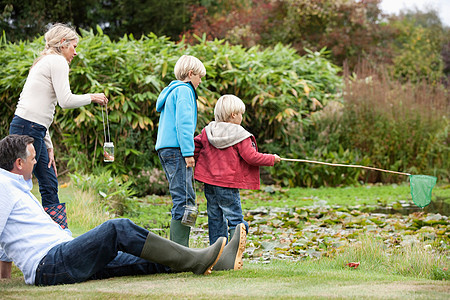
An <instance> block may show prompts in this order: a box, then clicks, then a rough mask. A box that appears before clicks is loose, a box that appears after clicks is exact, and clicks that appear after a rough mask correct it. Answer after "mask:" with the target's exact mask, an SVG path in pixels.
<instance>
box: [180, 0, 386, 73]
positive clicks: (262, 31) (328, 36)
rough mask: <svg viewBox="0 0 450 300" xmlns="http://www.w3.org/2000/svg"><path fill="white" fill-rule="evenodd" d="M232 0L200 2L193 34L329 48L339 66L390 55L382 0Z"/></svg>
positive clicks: (300, 47)
mask: <svg viewBox="0 0 450 300" xmlns="http://www.w3.org/2000/svg"><path fill="white" fill-rule="evenodd" d="M228 2H229V1H213V3H214V4H215V5H218V6H220V7H222V11H220V12H218V11H217V9H215V6H214V4H210V5H205V6H198V7H196V8H195V9H194V13H193V19H192V29H191V30H190V31H189V32H188V37H189V35H190V34H197V35H202V34H203V33H206V35H207V38H208V39H214V38H220V39H226V40H227V41H230V42H232V43H235V44H242V45H244V46H246V47H251V46H254V45H255V44H261V45H265V46H268V45H274V44H276V43H283V44H291V45H292V46H293V48H295V49H296V50H297V51H298V52H299V53H300V54H304V53H305V50H304V49H305V48H307V49H311V50H313V51H315V50H319V49H322V48H324V47H326V48H328V49H330V50H331V54H332V55H331V57H332V60H333V62H334V63H336V64H338V65H342V64H343V62H344V61H347V62H348V63H349V64H350V65H351V66H353V65H355V64H356V62H357V61H358V60H359V59H361V58H367V57H371V58H376V59H378V60H386V59H387V60H389V59H390V50H389V48H390V46H389V44H388V43H386V41H390V40H391V34H392V32H391V30H390V28H389V27H386V26H384V24H382V23H380V20H381V19H382V17H383V15H382V13H381V10H380V8H379V7H378V5H379V3H380V1H379V0H371V1H353V0H343V1H333V0H315V1H309V0H301V1H298V0H283V1H267V0H253V1H250V0H247V1H245V0H244V1H239V0H235V1H232V4H233V5H229V6H225V7H224V5H223V3H228ZM210 8H212V9H211V10H210ZM223 11H225V13H224V12H223ZM190 41H191V42H195V39H193V38H190Z"/></svg>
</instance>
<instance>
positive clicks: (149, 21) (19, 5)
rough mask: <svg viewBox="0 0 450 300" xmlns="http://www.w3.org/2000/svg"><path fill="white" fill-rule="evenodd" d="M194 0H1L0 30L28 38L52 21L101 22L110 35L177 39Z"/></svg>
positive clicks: (90, 24)
mask: <svg viewBox="0 0 450 300" xmlns="http://www.w3.org/2000/svg"><path fill="white" fill-rule="evenodd" d="M194 3H197V1H196V0H168V1H159V0H100V1H96V0H30V1H24V0H18V1H17V0H14V1H13V0H0V13H1V14H0V31H5V33H6V36H7V38H8V40H10V41H18V40H30V39H33V38H34V37H36V36H37V35H39V34H42V33H43V32H45V30H46V27H47V26H48V25H49V24H51V23H55V22H63V23H68V24H71V25H73V26H75V27H76V28H83V29H90V28H95V27H96V26H97V25H100V26H101V28H102V29H103V30H104V32H105V33H107V34H108V35H109V36H110V37H111V38H112V39H118V38H120V37H122V36H123V35H124V34H129V33H131V34H133V35H134V36H135V37H140V36H141V35H145V34H148V33H150V32H154V33H155V34H157V35H166V36H169V37H171V38H173V39H178V38H179V36H180V33H181V32H183V31H186V30H188V29H189V23H190V19H191V15H190V11H191V10H190V9H189V8H190V6H191V5H193V4H194Z"/></svg>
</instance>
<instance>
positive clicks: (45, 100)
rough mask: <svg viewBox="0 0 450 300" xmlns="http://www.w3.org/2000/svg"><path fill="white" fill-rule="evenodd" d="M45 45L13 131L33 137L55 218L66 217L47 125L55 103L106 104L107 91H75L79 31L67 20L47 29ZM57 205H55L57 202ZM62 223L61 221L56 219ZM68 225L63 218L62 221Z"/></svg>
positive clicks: (46, 198)
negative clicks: (71, 82) (73, 72)
mask: <svg viewBox="0 0 450 300" xmlns="http://www.w3.org/2000/svg"><path fill="white" fill-rule="evenodd" d="M44 38H45V49H44V50H43V51H42V52H41V55H40V56H39V57H38V58H37V59H36V60H35V62H34V64H33V66H32V67H31V69H30V73H29V74H28V77H27V80H26V82H25V85H24V87H23V90H22V93H21V94H20V98H19V102H18V104H17V108H16V111H15V116H14V118H13V120H12V122H11V124H10V129H9V133H10V134H20V135H29V136H31V137H33V138H34V143H33V144H34V148H35V150H36V160H37V164H36V165H35V167H34V170H33V174H34V175H35V176H36V178H37V179H38V183H39V191H40V193H41V198H42V205H43V206H44V208H46V207H47V209H48V208H50V210H52V208H56V207H57V208H58V209H59V210H60V212H61V213H63V217H61V216H59V217H58V216H57V215H58V213H56V215H55V213H54V212H53V213H51V212H50V211H48V210H47V213H49V214H50V216H51V217H52V218H53V219H54V220H55V221H61V219H64V221H65V209H64V206H63V205H60V204H59V198H58V180H57V176H58V173H57V170H56V163H55V157H54V152H53V144H52V141H51V139H50V135H49V133H48V129H49V127H50V125H51V124H52V122H53V117H54V114H55V106H56V104H58V105H59V106H61V107H62V108H77V107H81V106H84V105H87V104H90V103H92V102H94V103H97V104H100V105H105V104H107V103H108V99H107V98H106V96H105V94H103V93H98V94H85V95H74V94H72V92H71V91H70V85H69V63H70V62H71V61H72V59H73V58H74V56H75V55H77V52H76V47H77V44H78V35H77V33H76V31H75V30H74V29H72V28H71V27H69V26H67V25H64V24H55V25H53V26H52V27H51V28H50V29H49V30H48V31H47V32H46V33H45V36H44ZM55 205H56V206H55ZM57 223H59V222H57ZM60 225H62V227H63V226H67V224H66V223H65V224H64V222H63V223H62V224H60Z"/></svg>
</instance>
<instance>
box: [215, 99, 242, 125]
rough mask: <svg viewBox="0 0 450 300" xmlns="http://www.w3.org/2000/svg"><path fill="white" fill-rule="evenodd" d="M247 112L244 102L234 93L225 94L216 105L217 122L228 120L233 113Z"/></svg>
mask: <svg viewBox="0 0 450 300" xmlns="http://www.w3.org/2000/svg"><path fill="white" fill-rule="evenodd" d="M244 112H245V104H244V102H243V101H242V100H241V99H239V98H238V97H236V96H234V95H223V96H222V97H220V98H219V100H217V103H216V106H215V107H214V119H215V120H216V122H228V121H229V120H230V118H231V114H237V113H241V114H244Z"/></svg>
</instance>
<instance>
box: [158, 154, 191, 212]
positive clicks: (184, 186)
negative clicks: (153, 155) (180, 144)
mask: <svg viewBox="0 0 450 300" xmlns="http://www.w3.org/2000/svg"><path fill="white" fill-rule="evenodd" d="M158 157H159V160H160V161H161V165H162V167H163V170H164V173H166V178H167V180H168V181H169V192H170V195H171V196H172V202H173V207H172V219H174V220H181V219H182V218H183V214H184V206H185V205H192V206H195V191H194V186H193V177H192V176H193V172H192V168H186V161H185V160H184V157H183V156H182V155H181V150H180V148H163V149H159V150H158Z"/></svg>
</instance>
